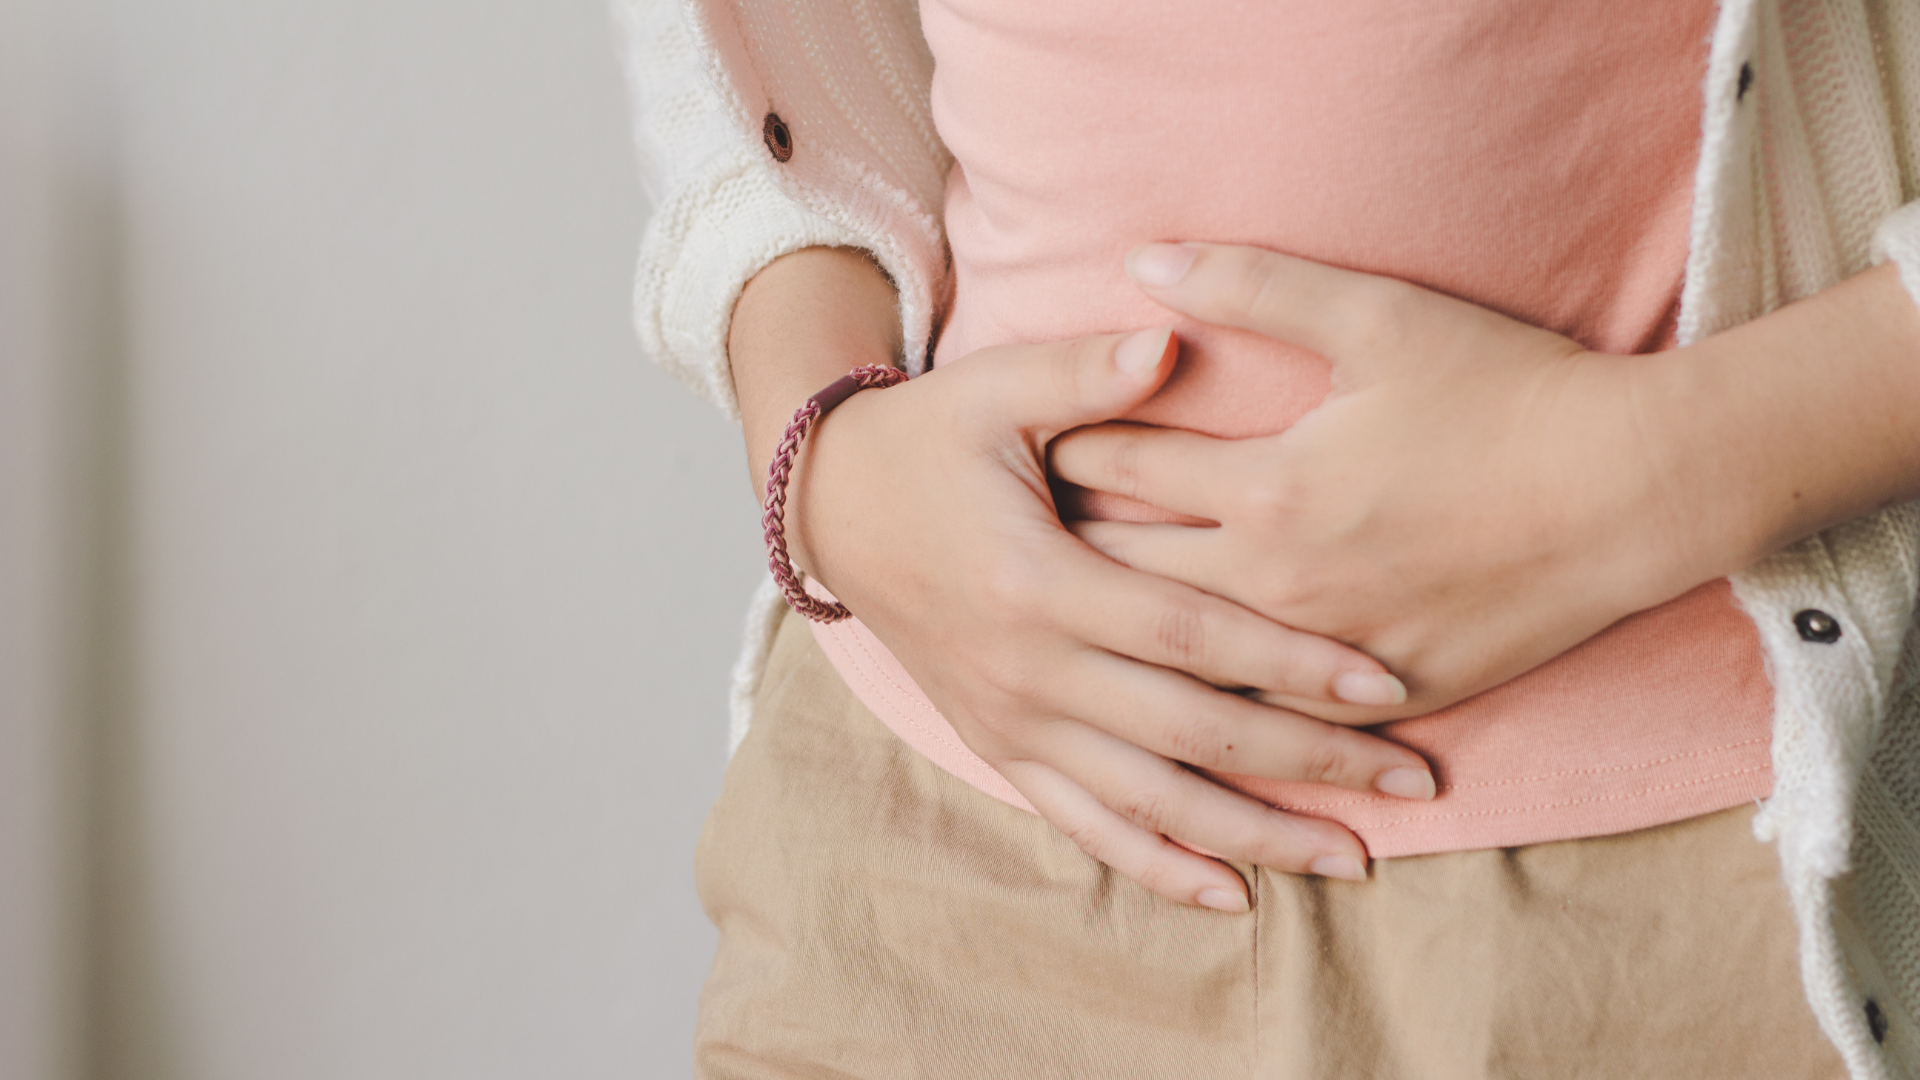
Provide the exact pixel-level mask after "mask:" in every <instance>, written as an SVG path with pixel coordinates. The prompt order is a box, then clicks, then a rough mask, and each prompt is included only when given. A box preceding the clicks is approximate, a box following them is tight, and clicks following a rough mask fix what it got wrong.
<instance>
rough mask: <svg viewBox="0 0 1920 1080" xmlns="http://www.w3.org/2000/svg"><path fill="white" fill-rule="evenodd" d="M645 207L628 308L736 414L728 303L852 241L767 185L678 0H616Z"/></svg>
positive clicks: (668, 354) (649, 346) (663, 359)
mask: <svg viewBox="0 0 1920 1080" xmlns="http://www.w3.org/2000/svg"><path fill="white" fill-rule="evenodd" d="M614 18H615V22H616V24H617V26H618V29H619V31H620V34H621V38H622V45H623V59H624V66H625V69H626V75H627V86H628V93H629V97H630V104H631V107H632V117H633V125H634V140H635V144H636V147H637V150H638V153H639V157H640V180H641V188H642V191H643V192H644V193H645V195H646V197H647V200H648V202H649V204H650V207H649V218H648V224H647V229H646V234H645V237H644V238H643V239H642V241H641V247H640V265H639V269H638V271H637V272H636V274H635V279H634V290H633V315H634V324H635V329H636V330H637V331H638V333H639V337H640V343H641V345H642V346H643V347H644V348H645V349H646V350H647V352H648V353H649V354H650V355H652V357H653V358H654V360H655V361H656V362H658V363H659V364H660V365H661V366H662V367H664V368H666V369H667V370H668V371H669V372H671V373H673V374H674V375H675V376H676V377H678V378H679V379H680V380H681V381H682V382H684V383H686V384H687V385H688V386H689V387H691V388H692V389H693V390H694V391H695V392H697V393H699V394H700V396H702V397H704V398H706V399H707V400H708V401H710V402H712V403H713V404H715V405H718V406H719V407H720V408H721V410H722V411H724V412H726V413H727V415H729V416H731V417H734V418H736V419H737V418H738V417H739V404H738V402H737V401H736V400H735V398H734V392H733V375H732V372H731V370H730V369H729V367H728V364H727V327H728V324H729V322H730V320H731V318H732V314H733V305H734V302H735V301H737V300H738V299H739V298H740V291H741V290H742V289H743V288H744V287H745V286H746V283H747V281H748V280H749V279H751V278H752V277H753V275H754V274H756V273H758V272H759V271H760V269H761V268H762V267H764V266H766V265H767V264H768V263H770V262H772V261H773V260H775V259H777V258H779V257H780V256H782V255H785V254H788V253H790V252H794V251H798V250H800V249H801V248H805V247H812V246H816V245H819V246H832V247H859V246H862V245H861V243H860V237H859V236H857V235H856V234H855V233H854V232H853V230H851V229H849V228H847V227H846V226H844V225H841V224H839V223H836V222H833V221H830V220H828V219H827V218H825V217H822V216H821V215H819V214H817V213H815V212H813V211H811V210H809V209H808V208H806V207H805V206H803V205H801V204H800V203H799V202H797V201H795V200H794V199H792V198H790V197H789V196H787V195H786V194H785V193H783V192H782V191H781V190H780V189H779V188H778V187H776V186H775V184H774V182H773V178H772V177H771V175H770V174H769V171H768V169H767V166H766V164H765V162H764V160H763V159H764V158H765V156H766V153H765V150H764V149H763V148H762V147H761V146H760V145H759V144H758V143H750V142H749V141H748V140H747V139H746V138H745V136H744V134H743V133H742V132H741V131H740V129H739V125H738V123H737V122H736V121H735V120H734V118H733V117H732V116H731V115H729V113H728V110H727V108H726V105H725V101H724V99H723V97H722V96H721V94H720V92H719V90H718V88H717V87H716V86H715V85H714V82H713V78H712V76H711V74H710V72H709V71H708V68H707V65H706V64H705V63H704V62H703V57H702V54H701V49H700V46H699V44H698V43H697V41H696V39H695V36H694V34H693V33H692V31H691V28H690V27H689V25H688V19H687V13H686V9H685V7H684V5H683V4H682V3H680V2H678V0H615V3H614Z"/></svg>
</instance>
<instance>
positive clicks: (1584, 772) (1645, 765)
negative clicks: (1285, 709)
mask: <svg viewBox="0 0 1920 1080" xmlns="http://www.w3.org/2000/svg"><path fill="white" fill-rule="evenodd" d="M1771 739H1772V736H1770V735H1761V736H1756V737H1754V738H1751V739H1742V740H1740V741H1739V742H1730V743H1727V744H1726V745H1725V746H1713V747H1708V748H1706V749H1702V750H1688V751H1686V752H1685V753H1681V754H1670V755H1668V756H1667V757H1663V758H1655V759H1654V760H1652V761H1643V762H1641V763H1639V764H1637V765H1607V766H1602V767H1598V768H1592V769H1564V770H1562V771H1560V772H1551V773H1540V774H1538V775H1535V776H1516V777H1508V778H1506V779H1503V780H1475V781H1474V782H1472V783H1470V784H1443V785H1441V786H1440V789H1439V792H1438V793H1437V794H1445V793H1446V792H1449V791H1478V790H1482V789H1485V788H1496V787H1511V786H1513V785H1515V784H1537V783H1540V782H1541V781H1543V780H1560V779H1564V778H1566V777H1569V776H1604V775H1606V774H1609V773H1624V772H1639V771H1640V770H1642V769H1651V768H1653V767H1655V766H1657V765H1670V764H1672V763H1673V762H1676V761H1685V760H1686V759H1688V758H1697V757H1706V756H1707V755H1709V754H1721V753H1725V752H1726V751H1728V750H1738V749H1740V748H1741V747H1743V746H1754V745H1757V744H1760V743H1765V742H1769V741H1771ZM1652 790H1656V791H1657V790H1659V789H1657V788H1655V789H1652ZM1376 801H1378V797H1377V796H1370V797H1366V798H1353V799H1340V800H1336V801H1333V802H1317V803H1311V804H1308V803H1302V804H1300V805H1299V806H1297V807H1294V809H1298V810H1333V809H1338V808H1340V807H1343V806H1365V805H1370V804H1372V803H1374V802H1376Z"/></svg>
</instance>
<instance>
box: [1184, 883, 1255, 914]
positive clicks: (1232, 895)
mask: <svg viewBox="0 0 1920 1080" xmlns="http://www.w3.org/2000/svg"><path fill="white" fill-rule="evenodd" d="M1194 899H1195V900H1198V901H1200V906H1201V907H1210V908H1212V909H1213V910H1215V911H1231V912H1234V913H1235V914H1238V913H1240V912H1243V911H1246V910H1247V897H1246V895H1245V894H1244V893H1237V892H1234V891H1233V890H1232V889H1201V890H1200V895H1199V896H1196V897H1194Z"/></svg>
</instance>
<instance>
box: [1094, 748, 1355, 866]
mask: <svg viewBox="0 0 1920 1080" xmlns="http://www.w3.org/2000/svg"><path fill="white" fill-rule="evenodd" d="M1071 735H1072V741H1073V743H1074V745H1071V746H1069V747H1066V748H1065V750H1066V752H1065V754H1064V756H1063V757H1062V758H1061V759H1060V760H1062V761H1063V762H1065V764H1063V765H1062V766H1061V768H1060V771H1061V772H1062V774H1064V775H1065V776H1066V777H1067V779H1069V780H1071V781H1073V782H1074V783H1075V784H1076V785H1078V786H1079V787H1080V788H1081V789H1082V790H1084V791H1085V792H1087V793H1088V794H1089V795H1091V796H1093V797H1094V798H1095V799H1097V800H1099V802H1100V804H1101V805H1102V806H1104V807H1106V808H1107V809H1108V810H1110V811H1111V812H1113V813H1114V814H1117V815H1119V817H1121V818H1122V819H1123V820H1125V821H1126V822H1127V823H1129V824H1131V825H1133V826H1135V827H1137V828H1140V829H1143V830H1145V831H1146V832H1148V833H1150V834H1157V835H1161V836H1166V837H1169V838H1171V839H1174V840H1178V841H1180V842H1181V843H1184V844H1190V845H1193V846H1194V847H1198V848H1204V849H1206V850H1207V851H1208V852H1211V853H1214V854H1217V855H1220V856H1221V857H1223V858H1228V859H1236V860H1239V861H1241V862H1249V863H1253V864H1255V865H1257V866H1265V867H1268V868H1269V869H1273V870H1279V871H1282V872H1284V873H1289V874H1321V875H1323V876H1329V877H1364V876H1365V871H1364V869H1363V868H1364V867H1365V865H1366V858H1367V852H1366V848H1365V846H1363V845H1362V844H1361V843H1360V840H1359V838H1358V837H1356V836H1354V835H1353V833H1352V832H1351V831H1349V830H1348V829H1347V828H1346V827H1345V826H1342V825H1340V824H1338V823H1337V822H1332V821H1325V820H1322V819H1318V818H1307V817H1300V816H1297V815H1293V814H1288V813H1285V812H1283V811H1279V810H1275V809H1274V808H1273V807H1271V806H1268V805H1267V804H1265V803H1263V802H1260V801H1259V800H1257V799H1252V798H1249V797H1247V796H1245V795H1242V794H1240V793H1239V792H1237V791H1232V790H1230V789H1228V788H1225V787H1222V786H1220V785H1219V784H1217V783H1214V782H1213V781H1212V780H1209V779H1207V778H1206V777H1203V776H1200V775H1198V774H1196V773H1193V772H1190V771H1188V770H1186V769H1183V768H1181V767H1180V766H1178V765H1176V764H1174V763H1173V762H1171V761H1168V760H1166V759H1165V758H1161V757H1156V756H1155V755H1153V754H1150V753H1148V752H1146V751H1145V750H1142V749H1141V748H1139V747H1137V746H1132V745H1129V744H1128V743H1126V742H1125V741H1123V740H1119V739H1115V738H1113V737H1112V736H1110V735H1106V734H1104V733H1102V732H1100V731H1097V730H1095V729H1093V728H1090V727H1086V726H1084V725H1079V726H1075V727H1074V728H1073V729H1072V731H1071ZM1069 835H1071V834H1069ZM1076 842H1077V841H1076ZM1082 847H1083V848H1084V847H1085V845H1084V844H1083V845H1082ZM1093 854H1094V857H1095V858H1100V859H1101V861H1103V862H1104V861H1106V860H1105V859H1104V858H1102V856H1101V855H1100V854H1098V853H1093ZM1109 865H1112V864H1111V863H1109ZM1116 869H1118V867H1116ZM1136 880H1138V879H1136ZM1151 887H1152V886H1149V888H1151Z"/></svg>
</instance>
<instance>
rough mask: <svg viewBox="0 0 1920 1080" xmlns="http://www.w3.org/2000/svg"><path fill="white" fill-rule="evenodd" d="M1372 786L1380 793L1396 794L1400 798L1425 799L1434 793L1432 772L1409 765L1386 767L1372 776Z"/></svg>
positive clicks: (1431, 796)
mask: <svg viewBox="0 0 1920 1080" xmlns="http://www.w3.org/2000/svg"><path fill="white" fill-rule="evenodd" d="M1373 787H1374V790H1376V791H1379V792H1381V793H1382V794H1385V795H1396V796H1399V797H1400V798H1402V799H1422V800H1425V799H1431V798H1433V795H1434V786H1433V774H1432V773H1430V772H1428V771H1427V770H1425V769H1416V768H1414V767H1413V766H1411V765H1402V766H1400V767H1399V768H1397V769H1388V770H1387V771H1386V772H1383V773H1381V774H1380V775H1379V776H1376V777H1374V778H1373Z"/></svg>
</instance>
